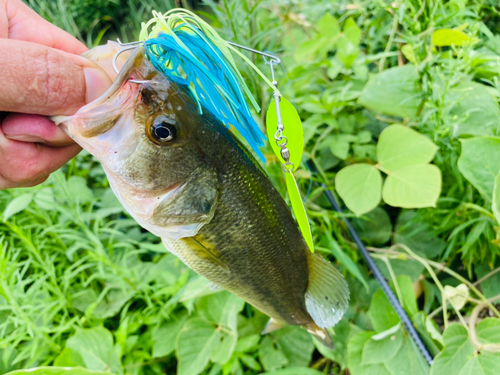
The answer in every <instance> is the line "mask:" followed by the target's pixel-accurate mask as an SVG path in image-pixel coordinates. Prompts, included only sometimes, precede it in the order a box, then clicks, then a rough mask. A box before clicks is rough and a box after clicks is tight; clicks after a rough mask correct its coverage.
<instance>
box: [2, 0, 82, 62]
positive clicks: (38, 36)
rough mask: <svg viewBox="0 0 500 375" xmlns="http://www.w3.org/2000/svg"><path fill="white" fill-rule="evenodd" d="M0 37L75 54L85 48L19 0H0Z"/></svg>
mask: <svg viewBox="0 0 500 375" xmlns="http://www.w3.org/2000/svg"><path fill="white" fill-rule="evenodd" d="M2 5H3V6H2ZM2 8H5V11H3V9H2ZM0 38H6V39H17V40H24V41H27V42H33V43H38V44H43V45H45V46H47V47H52V48H56V49H59V50H62V51H66V52H69V53H74V54H76V55H79V54H81V53H83V52H85V51H86V50H87V47H85V45H84V44H83V43H81V42H80V41H78V40H77V39H76V38H74V37H73V36H71V35H70V34H68V33H67V32H65V31H63V30H61V29H60V28H58V27H57V26H54V25H52V24H51V23H50V22H47V21H46V20H44V19H43V18H42V17H40V16H39V15H38V14H36V12H35V11H33V10H32V9H31V8H29V7H28V6H27V5H25V4H23V3H22V2H21V1H20V0H0Z"/></svg>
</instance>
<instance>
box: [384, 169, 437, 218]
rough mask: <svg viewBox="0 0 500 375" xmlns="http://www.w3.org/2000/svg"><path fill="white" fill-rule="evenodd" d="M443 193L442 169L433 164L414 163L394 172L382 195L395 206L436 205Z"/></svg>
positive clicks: (416, 206)
mask: <svg viewBox="0 0 500 375" xmlns="http://www.w3.org/2000/svg"><path fill="white" fill-rule="evenodd" d="M440 193H441V170H440V169H439V168H438V167H436V166H435V165H432V164H420V165H412V166H409V167H405V168H401V169H398V170H397V171H394V172H392V173H391V174H390V175H389V176H388V177H387V179H386V180H385V184H384V188H383V190H382V197H383V198H384V201H385V203H387V204H388V205H390V206H393V207H404V208H420V207H435V206H436V202H437V200H438V198H439V194H440Z"/></svg>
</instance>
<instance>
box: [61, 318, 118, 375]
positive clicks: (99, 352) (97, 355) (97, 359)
mask: <svg viewBox="0 0 500 375" xmlns="http://www.w3.org/2000/svg"><path fill="white" fill-rule="evenodd" d="M66 348H69V349H72V350H73V351H74V352H76V353H78V354H79V355H80V357H81V358H82V360H83V363H84V364H85V367H86V368H88V369H89V370H95V371H111V372H113V373H115V374H121V373H122V372H123V369H122V366H121V362H120V356H119V354H118V353H117V352H116V350H115V348H114V346H113V336H112V335H111V332H109V331H108V330H107V329H106V328H104V327H94V328H89V329H82V328H77V329H76V333H75V334H74V335H73V336H71V337H70V338H69V339H68V341H66Z"/></svg>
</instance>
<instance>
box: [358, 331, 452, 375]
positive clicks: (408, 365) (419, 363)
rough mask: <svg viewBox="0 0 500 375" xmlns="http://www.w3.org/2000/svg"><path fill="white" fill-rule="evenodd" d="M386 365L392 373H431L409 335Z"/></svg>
mask: <svg viewBox="0 0 500 375" xmlns="http://www.w3.org/2000/svg"><path fill="white" fill-rule="evenodd" d="M385 365H386V367H387V368H388V369H389V370H390V372H391V374H397V375H410V374H411V375H429V367H428V365H427V363H426V362H425V360H424V359H423V358H422V357H421V354H420V353H419V352H418V350H417V349H416V348H415V345H414V344H413V343H412V342H411V340H410V338H409V337H408V336H404V337H403V344H402V345H401V348H400V349H399V351H398V352H397V353H396V355H394V356H393V357H392V358H391V359H389V360H388V361H386V362H385ZM353 375H356V374H353ZM443 375H444V374H443ZM446 375H448V374H446ZM450 375H451V373H450Z"/></svg>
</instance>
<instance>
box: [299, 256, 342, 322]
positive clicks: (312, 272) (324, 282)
mask: <svg viewBox="0 0 500 375" xmlns="http://www.w3.org/2000/svg"><path fill="white" fill-rule="evenodd" d="M305 299H306V309H307V312H308V313H309V315H311V318H312V319H313V320H314V322H315V323H316V325H318V327H320V328H327V327H333V326H334V325H335V324H337V323H338V321H339V320H340V318H342V316H343V315H344V313H345V311H346V310H347V306H348V303H349V289H348V287H347V282H346V281H345V280H344V277H343V276H342V275H341V274H340V272H339V271H337V270H336V269H335V267H334V266H333V265H332V264H331V263H330V262H328V261H327V260H325V259H323V257H322V256H321V255H319V254H317V253H315V254H311V257H310V258H309V286H308V288H307V291H306V294H305Z"/></svg>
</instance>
